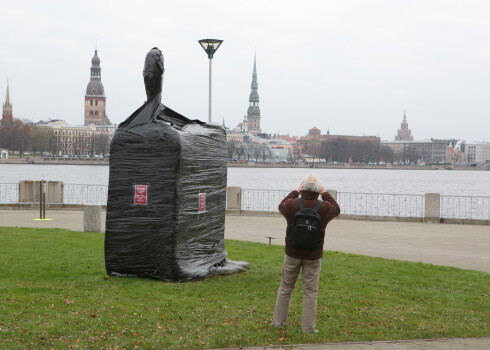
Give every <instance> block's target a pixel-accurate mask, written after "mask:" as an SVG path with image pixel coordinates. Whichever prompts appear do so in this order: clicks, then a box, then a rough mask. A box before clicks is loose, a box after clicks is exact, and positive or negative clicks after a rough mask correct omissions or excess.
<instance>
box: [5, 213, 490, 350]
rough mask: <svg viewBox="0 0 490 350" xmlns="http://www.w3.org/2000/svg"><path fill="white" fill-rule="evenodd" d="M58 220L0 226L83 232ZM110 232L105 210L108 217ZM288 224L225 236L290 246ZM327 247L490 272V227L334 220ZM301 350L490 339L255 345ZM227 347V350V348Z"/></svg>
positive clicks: (241, 224) (458, 345) (402, 349)
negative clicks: (54, 228) (286, 230)
mask: <svg viewBox="0 0 490 350" xmlns="http://www.w3.org/2000/svg"><path fill="white" fill-rule="evenodd" d="M46 217H47V218H49V219H52V220H49V221H35V220H34V219H36V218H39V211H36V210H0V226H19V227H52V228H53V227H58V228H67V229H70V230H74V231H83V211H79V210H78V211H77V210H49V211H47V212H46ZM102 220H103V225H102V226H103V227H102V229H103V230H105V226H104V222H105V213H103V216H102ZM285 228H286V222H285V220H284V219H283V218H281V217H278V216H276V217H252V216H232V215H228V216H226V225H225V238H227V239H236V240H245V241H253V242H261V243H268V238H266V236H270V237H273V238H274V239H273V240H272V243H273V244H280V245H284V231H285ZM325 248H326V249H328V250H333V251H340V252H346V253H355V254H363V255H369V256H376V257H382V258H390V259H398V260H407V261H414V262H419V261H420V262H424V263H430V264H435V265H445V266H454V267H459V268H463V269H472V270H479V271H484V272H488V273H490V254H489V252H490V226H480V225H449V224H424V223H409V222H375V221H356V220H337V219H336V220H333V221H332V222H331V223H330V224H329V225H328V228H327V237H326V242H325ZM242 349H247V350H259V349H298V350H329V349H331V350H345V349H362V350H366V349H373V350H385V349H386V350H387V349H395V350H408V349H410V350H411V349H418V350H421V349H430V350H440V349H455V350H460V349H461V350H462V349H476V350H483V349H485V350H486V349H490V338H470V339H430V340H407V341H388V342H358V343H328V344H307V345H288V346H285V347H281V346H274V347H263V346H259V347H251V348H242ZM222 350H223V349H222Z"/></svg>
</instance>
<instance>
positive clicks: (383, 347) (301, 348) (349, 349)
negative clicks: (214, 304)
mask: <svg viewBox="0 0 490 350" xmlns="http://www.w3.org/2000/svg"><path fill="white" fill-rule="evenodd" d="M231 349H241V350H262V349H276V350H280V349H284V350H291V349H297V350H357V349H359V350H463V349H464V350H488V349H490V338H464V339H460V338H454V339H451V338H444V339H420V340H399V341H369V342H353V343H323V344H301V345H287V346H286V345H285V346H280V345H277V346H253V347H247V348H228V349H219V350H231ZM211 350H218V349H211Z"/></svg>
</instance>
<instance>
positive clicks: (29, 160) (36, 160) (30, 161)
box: [0, 157, 109, 165]
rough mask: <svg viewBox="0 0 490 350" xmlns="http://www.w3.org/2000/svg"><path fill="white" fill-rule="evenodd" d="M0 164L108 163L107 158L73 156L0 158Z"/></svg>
mask: <svg viewBox="0 0 490 350" xmlns="http://www.w3.org/2000/svg"><path fill="white" fill-rule="evenodd" d="M0 164H48V165H49V164H53V165H109V159H108V158H101V159H83V158H82V159H74V158H55V159H53V158H36V157H25V158H13V159H12V158H9V159H0Z"/></svg>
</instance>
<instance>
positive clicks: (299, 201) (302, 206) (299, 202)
mask: <svg viewBox="0 0 490 350" xmlns="http://www.w3.org/2000/svg"><path fill="white" fill-rule="evenodd" d="M296 202H298V205H299V210H303V209H304V208H305V206H304V205H303V201H302V200H301V198H299V197H298V198H296Z"/></svg>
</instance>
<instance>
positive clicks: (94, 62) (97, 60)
mask: <svg viewBox="0 0 490 350" xmlns="http://www.w3.org/2000/svg"><path fill="white" fill-rule="evenodd" d="M99 65H100V58H99V56H97V50H95V55H94V57H92V67H99Z"/></svg>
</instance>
